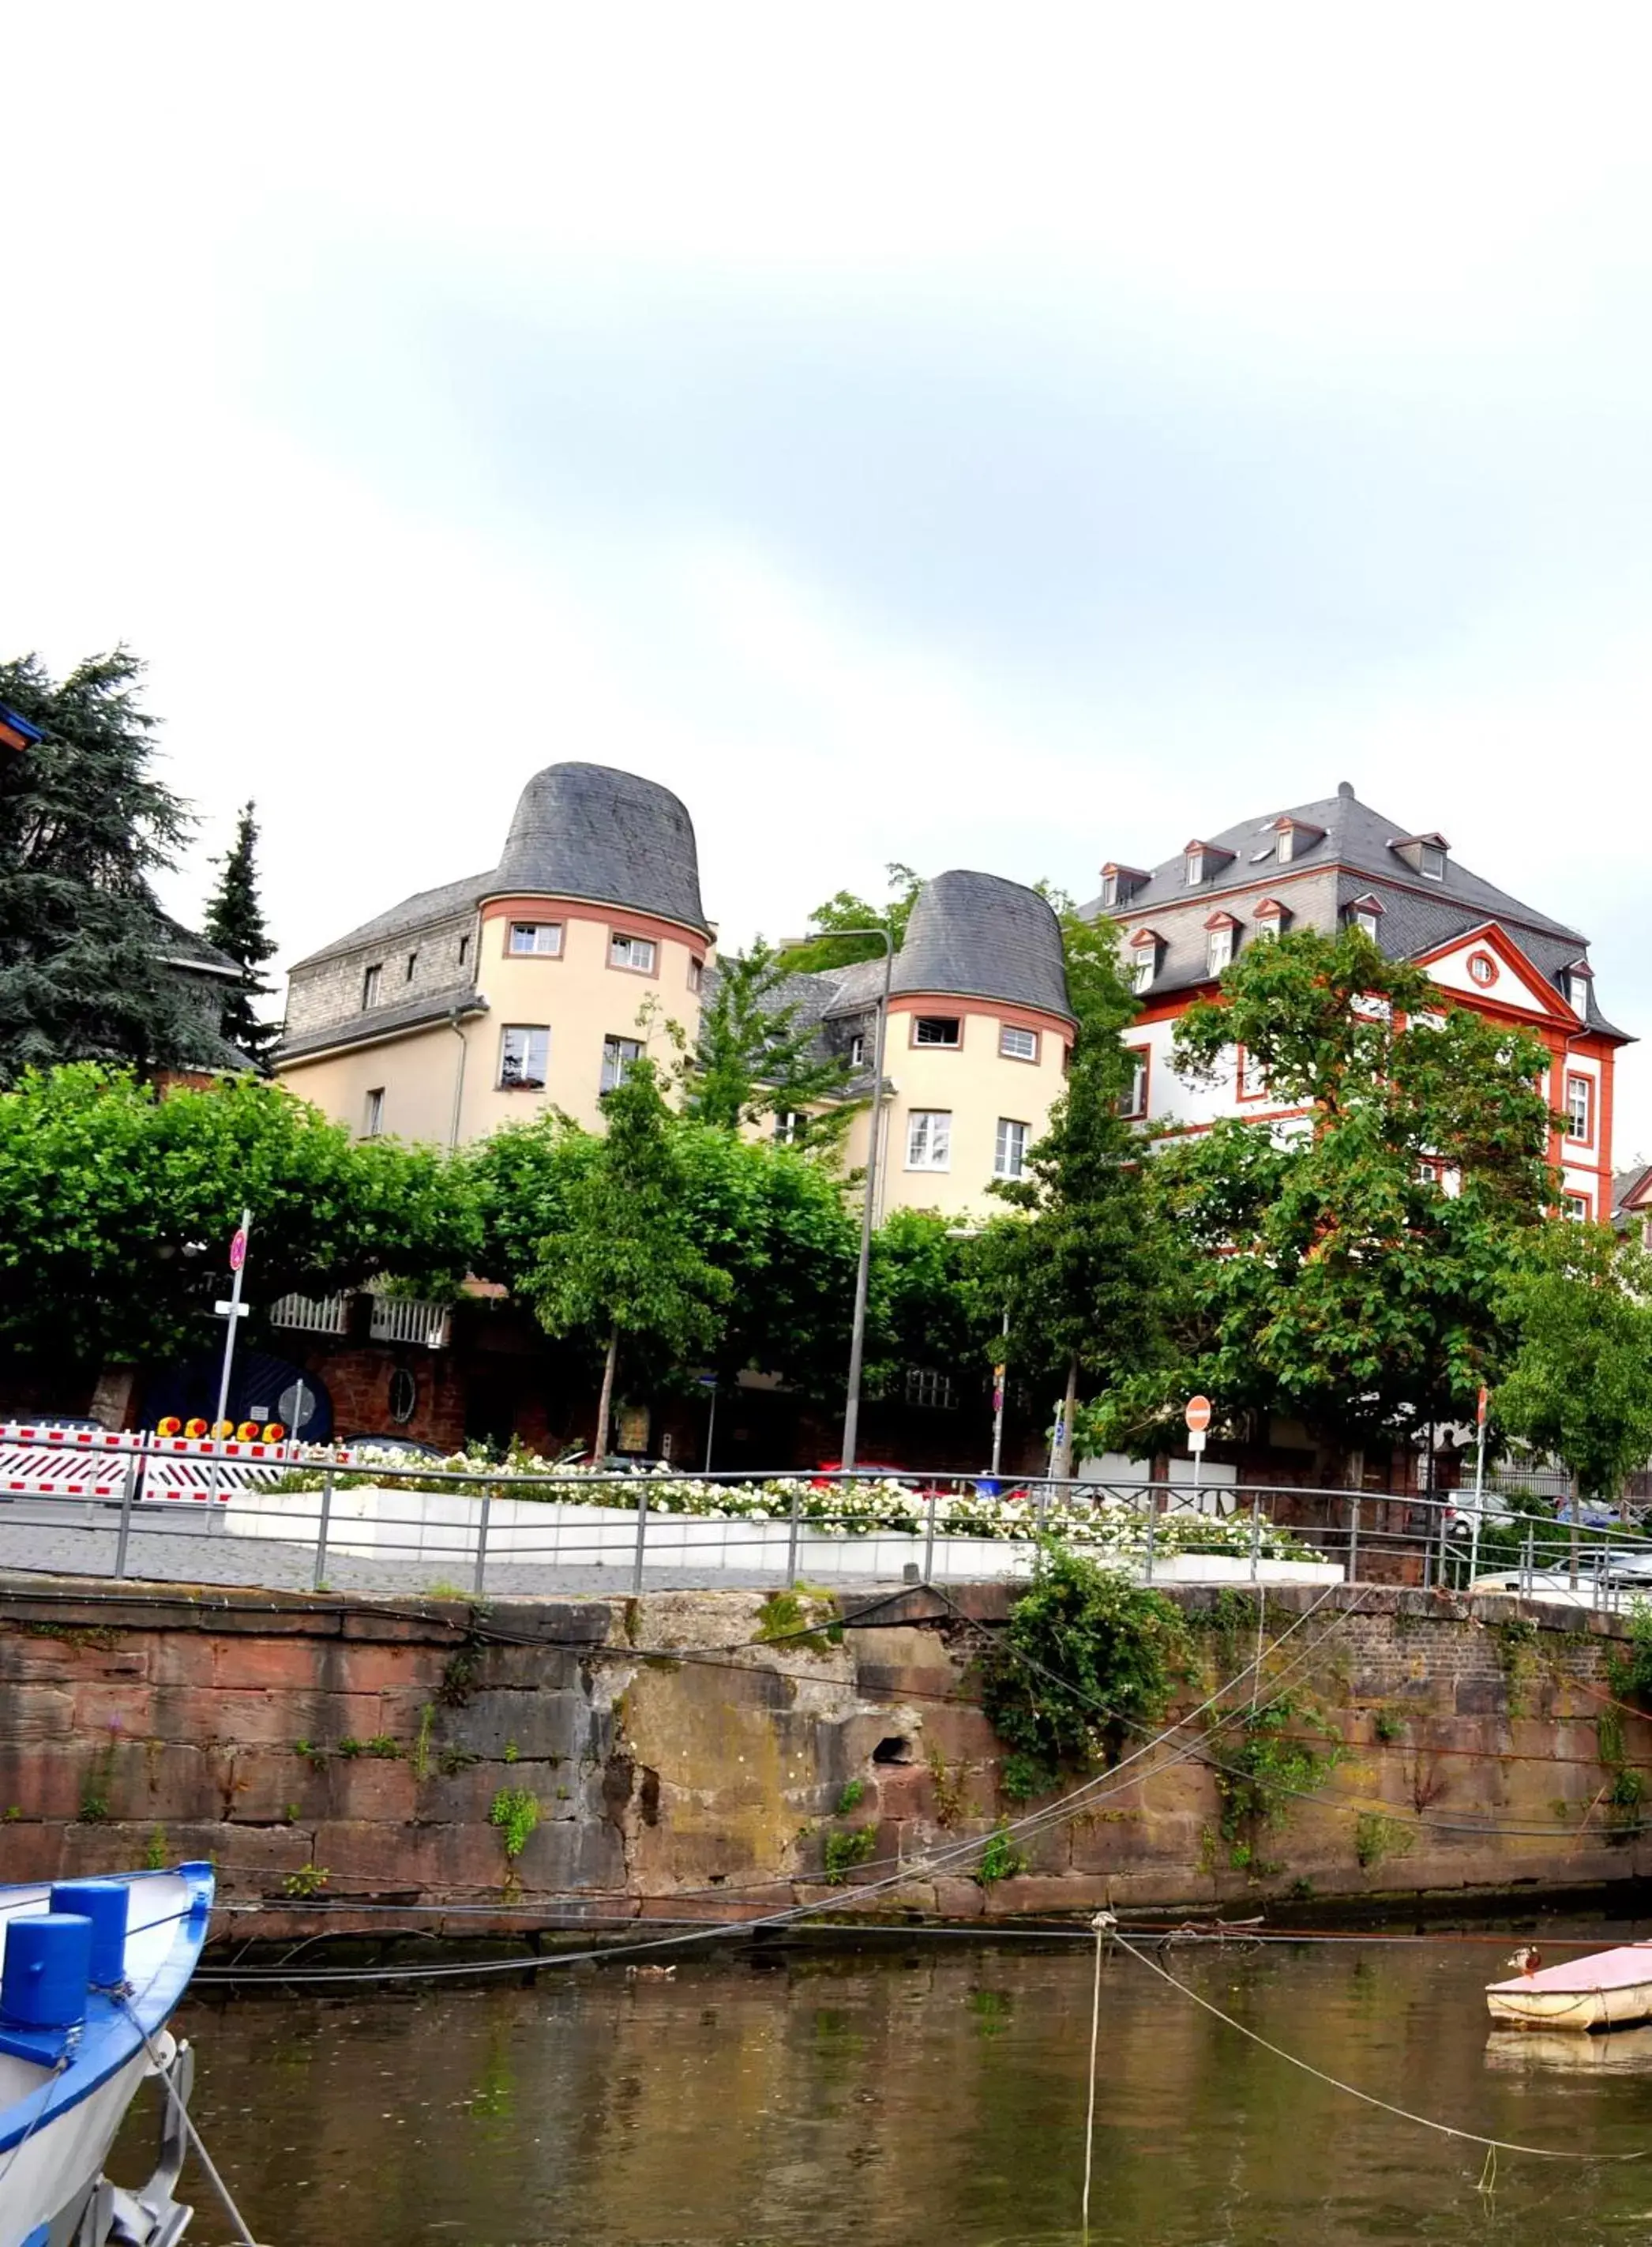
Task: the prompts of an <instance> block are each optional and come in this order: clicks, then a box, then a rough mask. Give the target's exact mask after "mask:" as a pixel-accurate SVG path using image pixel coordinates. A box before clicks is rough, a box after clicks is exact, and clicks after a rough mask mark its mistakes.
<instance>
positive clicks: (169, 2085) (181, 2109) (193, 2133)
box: [119, 1997, 258, 2247]
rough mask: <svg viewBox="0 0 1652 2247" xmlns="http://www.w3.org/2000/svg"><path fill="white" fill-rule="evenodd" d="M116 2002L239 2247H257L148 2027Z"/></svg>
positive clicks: (126, 2004) (127, 2005) (125, 2002)
mask: <svg viewBox="0 0 1652 2247" xmlns="http://www.w3.org/2000/svg"><path fill="white" fill-rule="evenodd" d="M119 2006H120V2010H121V2011H122V2012H123V2013H125V2015H126V2018H127V2019H128V2020H129V2021H130V2022H131V2023H132V2025H133V2028H134V2029H136V2030H137V2032H138V2034H139V2035H140V2037H141V2038H142V2039H143V2048H144V2050H145V2051H146V2052H147V2053H148V2055H149V2064H150V2066H152V2067H153V2068H154V2072H155V2073H156V2074H157V2075H158V2076H159V2077H160V2083H161V2087H162V2089H163V2090H164V2091H165V2093H166V2094H167V2098H168V2099H169V2100H171V2101H172V2105H173V2108H174V2112H175V2114H177V2117H178V2120H179V2121H181V2123H182V2125H183V2128H184V2134H185V2136H186V2137H187V2138H188V2140H189V2142H190V2144H191V2145H192V2146H194V2148H195V2152H196V2154H197V2155H198V2156H199V2157H200V2162H201V2168H203V2169H205V2171H206V2172H207V2175H208V2179H209V2180H210V2182H211V2184H212V2189H213V2190H214V2191H215V2193H216V2194H217V2196H218V2197H219V2199H220V2200H221V2201H222V2203H223V2207H224V2213H225V2214H226V2215H227V2216H229V2221H230V2222H231V2223H233V2224H234V2226H235V2228H236V2233H237V2235H238V2237H240V2240H241V2247H258V2242H257V2241H256V2239H255V2238H254V2237H253V2236H252V2234H251V2232H250V2231H249V2230H248V2229H247V2222H246V2218H245V2217H244V2216H242V2213H241V2210H240V2209H238V2208H237V2207H236V2203H235V2199H234V2196H232V2194H231V2193H230V2190H229V2186H228V2185H227V2184H226V2183H225V2182H224V2181H223V2179H222V2177H221V2176H220V2175H219V2174H218V2171H217V2168H216V2165H215V2162H214V2161H213V2158H212V2155H210V2154H209V2153H208V2151H207V2148H206V2146H205V2144H204V2143H203V2141H202V2139H201V2133H200V2131H199V2130H198V2129H196V2127H195V2116H194V2115H193V2114H191V2113H190V2112H189V2108H188V2105H187V2104H186V2102H185V2100H184V2098H183V2095H182V2093H181V2092H180V2091H179V2089H178V2086H177V2085H176V2084H175V2083H174V2081H173V2080H172V2071H171V2070H170V2068H168V2067H167V2066H166V2064H165V2062H164V2061H163V2060H162V2059H161V2057H160V2053H159V2052H157V2051H156V2050H155V2046H154V2039H152V2038H151V2036H150V2034H149V2032H148V2030H147V2028H145V2026H144V2025H143V2023H142V2022H141V2021H140V2019H139V2018H138V2016H137V2014H136V2013H135V2012H134V2011H133V2009H132V2005H131V2001H130V2000H129V1999H128V1998H124V1997H123V1998H120V1999H119Z"/></svg>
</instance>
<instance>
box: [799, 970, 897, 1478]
mask: <svg viewBox="0 0 1652 2247" xmlns="http://www.w3.org/2000/svg"><path fill="white" fill-rule="evenodd" d="M823 936H834V937H836V936H875V937H876V938H877V941H878V942H879V943H880V944H881V945H882V946H883V947H884V989H883V995H882V996H881V997H880V998H879V1000H878V1001H877V1031H876V1033H875V1035H874V1036H873V1040H872V1048H873V1050H872V1124H871V1130H870V1135H869V1137H868V1138H867V1142H866V1196H865V1201H864V1205H863V1207H862V1209H861V1213H860V1262H859V1264H858V1265H857V1267H856V1272H855V1316H854V1322H853V1324H852V1326H851V1328H850V1342H849V1393H848V1395H847V1396H846V1397H845V1398H844V1400H843V1459H842V1464H843V1465H844V1466H845V1467H852V1466H853V1465H854V1464H855V1446H856V1444H857V1442H858V1441H859V1439H860V1373H861V1364H862V1361H863V1360H864V1357H865V1355H866V1282H867V1279H868V1276H869V1274H870V1271H871V1267H872V1209H873V1204H874V1203H875V1202H876V1201H877V1135H878V1132H879V1131H880V1130H881V1129H882V1128H883V1121H884V1028H885V1026H886V1024H887V1023H888V1021H889V987H890V983H891V980H892V978H893V976H894V973H895V939H894V938H893V936H892V935H891V933H890V932H889V930H888V929H886V928H833V929H823V930H816V932H814V933H813V934H812V935H809V936H799V937H792V938H788V939H787V940H786V941H785V942H783V943H782V945H781V946H779V949H780V950H781V951H782V952H790V951H793V950H796V949H799V948H801V947H802V946H803V945H805V944H817V943H819V942H820V940H821V939H822V937H823Z"/></svg>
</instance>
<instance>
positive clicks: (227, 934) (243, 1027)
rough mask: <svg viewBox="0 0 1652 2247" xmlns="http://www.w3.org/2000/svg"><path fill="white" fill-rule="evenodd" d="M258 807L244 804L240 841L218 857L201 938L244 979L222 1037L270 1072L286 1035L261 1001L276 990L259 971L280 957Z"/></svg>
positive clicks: (232, 997) (229, 1005)
mask: <svg viewBox="0 0 1652 2247" xmlns="http://www.w3.org/2000/svg"><path fill="white" fill-rule="evenodd" d="M253 812H254V807H253V806H252V805H251V804H250V803H243V804H242V807H241V812H240V816H239V817H238V818H237V819H236V837H235V840H234V842H233V843H231V844H230V846H229V849H228V850H226V851H225V852H224V854H223V856H222V858H215V859H214V860H213V862H212V863H213V864H214V865H215V866H216V867H217V868H218V870H219V871H218V886H217V888H216V889H215V891H213V893H212V898H211V901H210V903H209V904H208V907H207V919H206V925H205V926H204V927H203V928H202V930H201V934H202V935H203V936H204V937H205V938H206V939H207V941H208V944H213V945H216V946H217V947H218V950H219V951H220V952H222V953H228V954H229V958H230V959H231V960H234V961H235V963H236V966H237V967H239V968H240V970H241V980H240V982H239V983H237V984H236V987H235V988H234V990H233V991H231V993H230V994H229V998H228V1000H227V1001H225V1003H224V1010H223V1024H222V1028H223V1035H224V1036H225V1037H226V1038H228V1039H229V1042H230V1044H231V1045H232V1046H238V1047H239V1048H241V1050H242V1053H244V1054H245V1055H246V1056H247V1058H248V1060H249V1062H252V1063H253V1065H254V1067H255V1068H256V1069H268V1067H269V1062H270V1048H271V1047H272V1046H273V1045H274V1044H275V1042H276V1039H277V1038H278V1037H279V1036H280V1035H281V1029H280V1025H279V1024H278V1023H276V1022H270V1021H265V1020H264V1019H263V1016H262V1015H261V1014H260V1013H259V1011H258V1001H260V1000H261V999H268V998H269V997H270V995H271V994H272V993H273V991H274V988H275V987H274V985H273V984H270V983H266V982H265V981H264V980H263V977H262V975H261V974H260V973H259V971H260V970H261V969H262V968H263V966H264V965H265V964H266V962H267V961H269V960H272V959H273V958H274V957H275V950H276V947H275V946H274V945H273V944H272V943H271V942H270V932H269V930H268V929H267V928H266V926H265V925H264V916H263V905H261V904H260V903H259V900H258V869H257V866H256V863H255V860H254V853H255V851H256V849H257V846H258V823H257V821H256V818H255V817H254V816H253Z"/></svg>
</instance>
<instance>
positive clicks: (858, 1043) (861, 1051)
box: [849, 1030, 866, 1069]
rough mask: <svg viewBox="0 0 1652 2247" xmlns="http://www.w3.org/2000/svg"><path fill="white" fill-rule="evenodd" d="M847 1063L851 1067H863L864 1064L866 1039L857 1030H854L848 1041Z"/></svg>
mask: <svg viewBox="0 0 1652 2247" xmlns="http://www.w3.org/2000/svg"><path fill="white" fill-rule="evenodd" d="M849 1065H850V1068H851V1069H864V1067H865V1066H866V1040H865V1037H864V1035H863V1033H862V1032H861V1031H859V1030H857V1031H856V1033H855V1035H854V1036H853V1037H852V1038H851V1039H850V1042H849Z"/></svg>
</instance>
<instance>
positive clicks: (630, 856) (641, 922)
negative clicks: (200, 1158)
mask: <svg viewBox="0 0 1652 2247" xmlns="http://www.w3.org/2000/svg"><path fill="white" fill-rule="evenodd" d="M715 972H716V971H715V966H714V957H713V931H712V928H711V925H710V924H709V923H708V922H707V919H706V917H705V912H704V910H703V908H702V906H701V904H700V877H699V867H698V859H697V854H696V850H695V843H694V830H693V823H692V822H691V821H690V819H689V816H688V814H687V811H686V809H685V808H684V807H683V805H682V804H681V803H679V801H678V799H677V798H676V797H675V796H672V794H670V792H669V791H668V790H666V789H663V788H659V787H657V786H656V785H655V784H654V783H653V782H651V781H645V780H640V779H638V778H637V777H636V776H635V775H631V774H629V773H621V772H616V771H613V770H611V769H610V768H608V767H606V766H601V765H586V764H563V765H552V766H550V767H549V768H547V769H546V770H545V771H543V772H541V773H538V774H536V775H535V776H534V778H533V779H532V780H530V781H529V783H528V786H527V787H526V788H525V789H524V790H523V791H522V798H521V801H520V803H518V805H517V808H516V813H515V818H514V819H513V820H512V822H511V826H510V832H509V836H508V837H507V839H506V843H505V849H504V852H503V855H502V857H501V859H500V863H499V864H498V865H497V866H496V867H495V868H494V869H493V870H492V871H491V872H488V873H486V874H478V875H473V876H471V877H469V878H468V879H466V880H464V881H461V882H455V883H453V884H449V885H447V887H445V888H443V889H440V890H431V891H424V892H423V893H422V894H420V895H419V896H417V897H413V898H407V899H406V901H405V902H404V903H403V904H401V905H397V906H394V907H393V909H392V910H391V911H390V912H386V913H381V914H380V915H379V917H378V918H377V919H374V920H370V921H367V922H365V923H364V924H363V925H362V926H360V927H359V928H357V929H354V930H352V932H351V933H350V934H349V935H347V936H344V937H341V938H339V939H338V941H337V942H336V943H334V944H331V945H328V946H324V948H323V949H322V950H321V951H319V952H317V953H311V956H310V957H309V958H308V959H307V960H300V961H299V962H298V963H297V966H295V967H294V968H293V970H292V973H291V978H290V985H289V991H288V1004H287V1022H286V1029H285V1034H284V1035H283V1042H282V1044H281V1046H280V1048H279V1049H278V1052H277V1055H276V1068H277V1072H278V1074H279V1076H280V1077H281V1080H282V1082H283V1083H284V1084H286V1085H287V1086H288V1088H289V1089H290V1090H291V1091H293V1092H295V1093H297V1094H298V1095H299V1096H301V1097H302V1098H304V1099H305V1100H308V1101H311V1102H312V1103H314V1104H315V1106H317V1108H319V1109H321V1110H323V1112H324V1113H325V1114H326V1115H328V1116H331V1117H333V1118H335V1119H336V1120H338V1121H339V1122H342V1123H346V1124H348V1125H349V1126H350V1127H351V1128H352V1130H355V1131H356V1132H358V1134H360V1135H361V1136H363V1137H376V1136H378V1135H379V1134H391V1135H393V1136H395V1137H399V1138H403V1139H409V1140H421V1141H426V1142H431V1143H434V1144H441V1145H447V1146H457V1145H459V1144H462V1143H464V1142H466V1141H468V1140H471V1139H475V1138H480V1137H485V1136H486V1135H487V1134H488V1133H489V1132H491V1131H495V1130H498V1129H499V1127H500V1126H501V1124H502V1123H509V1122H511V1121H513V1120H515V1119H516V1118H519V1117H531V1116H533V1115H535V1114H537V1113H539V1112H541V1111H543V1110H545V1109H547V1108H554V1109H556V1110H560V1111H561V1112H562V1113H563V1114H566V1115H568V1116H570V1117H572V1118H573V1119H574V1120H575V1121H576V1122H577V1123H583V1124H585V1125H587V1126H590V1127H599V1126H600V1123H601V1112H602V1111H601V1105H600V1103H601V1098H602V1095H603V1093H604V1091H605V1090H607V1089H609V1088H610V1087H611V1085H612V1084H613V1083H616V1082H617V1081H618V1076H619V1075H620V1074H621V1073H622V1072H623V1071H624V1069H625V1066H626V1065H627V1063H628V1062H630V1061H631V1060H633V1059H635V1058H636V1057H637V1056H638V1055H640V1054H642V1053H645V1052H652V1054H653V1055H655V1056H656V1058H658V1059H660V1060H661V1061H665V1060H668V1059H670V1058H672V1057H673V1055H674V1053H675V1050H676V1047H675V1042H674V1040H673V1035H672V1029H673V1026H674V1029H675V1031H676V1032H677V1033H678V1034H679V1035H680V1038H681V1039H682V1040H683V1041H685V1042H686V1043H687V1044H689V1045H690V1046H692V1044H693V1042H694V1040H695V1039H696V1037H697V1036H698V1035H699V1030H700V1008H701V1004H702V1000H703V998H704V997H705V995H706V994H707V991H708V989H709V987H710V986H709V981H708V979H709V978H710V977H712V976H713V975H714V974H715ZM883 977H884V967H883V962H882V961H881V960H870V961H864V962H862V963H860V964H858V965H857V966H852V967H848V968H843V969H837V970H833V971H827V972H823V973H817V974H809V975H799V976H793V977H791V978H789V979H788V981H787V984H786V986H785V989H784V993H783V994H782V995H783V996H784V997H785V998H787V999H788V1000H795V1001H797V1002H798V1003H799V1005H800V1007H801V1008H802V1015H801V1019H802V1020H805V1021H813V1022H815V1023H816V1025H817V1035H818V1039H819V1042H820V1044H821V1047H822V1049H823V1051H826V1052H829V1053H833V1054H836V1055H839V1056H841V1057H842V1058H843V1061H844V1062H845V1063H846V1065H847V1066H848V1068H849V1069H850V1071H851V1072H852V1073H853V1084H852V1089H851V1097H853V1098H855V1099H856V1100H857V1103H858V1105H857V1112H856V1114H855V1117H854V1118H853V1121H852V1123H851V1125H850V1132H849V1136H848V1140H847V1144H846V1149H845V1153H846V1158H847V1160H848V1162H849V1164H850V1166H851V1167H854V1168H860V1167H862V1166H863V1165H864V1164H865V1161H866V1157H867V1150H868V1144H869V1141H870V1130H871V1117H872V1102H871V1097H870V1096H871V1091H872V1082H871V1066H872V1056H873V1052H874V1048H875V1034H876V1028H877V1001H878V996H879V994H880V992H881V990H882V987H883ZM1072 1038H1073V1019H1072V1015H1071V1014H1070V1012H1069V1010H1068V1000H1067V986H1066V979H1065V974H1064V972H1063V966H1062V940H1061V929H1060V925H1059V924H1058V923H1057V920H1056V918H1055V913H1054V912H1052V911H1051V909H1050V907H1049V905H1048V904H1047V903H1046V902H1045V900H1044V899H1043V898H1041V897H1040V896H1038V895H1037V893H1036V892H1035V891H1032V890H1029V889H1027V888H1024V887H1023V886H1022V885H1021V884H1020V883H1017V882H1009V881H1005V880H1004V879H1002V878H1000V876H998V875H995V874H981V873H972V872H968V871H962V870H954V871H951V872H947V873H943V874H939V875H937V876H936V877H935V878H934V879H933V880H932V881H929V882H926V883H925V884H924V887H923V889H922V891H920V892H919V895H918V898H917V901H916V903H915V904H914V906H913V909H912V913H911V920H910V923H909V925H908V927H907V931H906V936H905V942H904V944H903V946H902V948H901V950H900V951H899V953H898V954H897V955H896V959H895V961H894V966H893V971H892V974H891V999H890V1008H889V1021H888V1028H887V1034H886V1037H885V1042H884V1084H883V1097H882V1100H881V1102H880V1103H878V1110H877V1112H878V1115H879V1117H880V1125H881V1132H880V1147H879V1158H878V1175H877V1216H878V1217H879V1218H882V1217H884V1216H886V1215H887V1214H889V1212H891V1211H893V1210H897V1209H914V1208H916V1209H939V1210H940V1211H942V1212H944V1213H945V1214H946V1215H948V1216H953V1217H957V1218H959V1219H960V1220H962V1219H968V1218H974V1217H985V1216H986V1215H990V1214H992V1213H993V1211H994V1210H995V1209H997V1210H1001V1208H1002V1206H1003V1205H1002V1204H1001V1202H999V1201H997V1200H995V1199H994V1197H993V1195H992V1193H991V1192H990V1189H991V1187H992V1185H993V1180H994V1179H995V1178H1000V1179H1001V1178H1017V1177H1020V1176H1021V1174H1022V1172H1023V1170H1024V1166H1025V1163H1026V1158H1027V1152H1028V1151H1029V1150H1030V1149H1031V1148H1032V1147H1033V1146H1034V1144H1036V1143H1037V1141H1038V1140H1039V1138H1040V1137H1041V1136H1042V1134H1043V1132H1044V1130H1045V1127H1046V1125H1047V1124H1048V1119H1049V1112H1050V1109H1051V1106H1052V1105H1053V1103H1054V1102H1055V1099H1056V1097H1057V1096H1058V1095H1059V1094H1060V1092H1061V1089H1062V1083H1063V1081H1064V1076H1065V1069H1066V1062H1067V1055H1068V1049H1069V1048H1070V1046H1071V1043H1072ZM768 1128H769V1129H771V1130H774V1131H775V1134H776V1136H778V1137H786V1136H788V1130H789V1128H790V1122H789V1119H788V1118H787V1117H780V1118H778V1119H776V1120H775V1123H772V1124H771V1125H769V1126H768Z"/></svg>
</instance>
